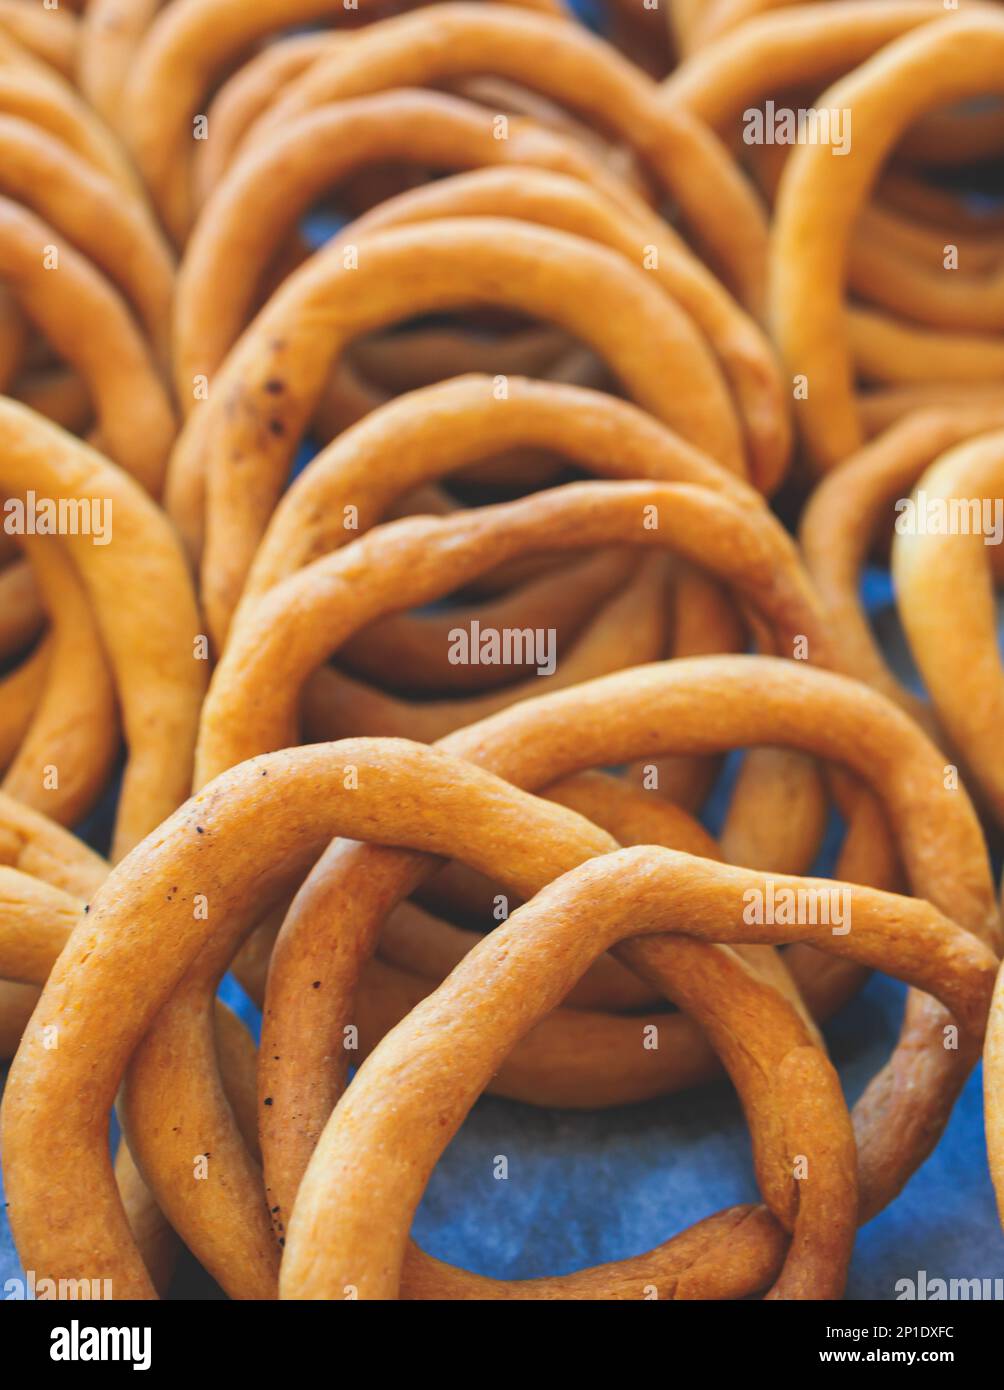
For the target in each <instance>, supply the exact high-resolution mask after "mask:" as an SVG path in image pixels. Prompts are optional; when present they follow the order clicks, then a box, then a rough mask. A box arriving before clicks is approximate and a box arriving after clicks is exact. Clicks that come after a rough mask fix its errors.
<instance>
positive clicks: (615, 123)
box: [247, 4, 766, 311]
mask: <svg viewBox="0 0 1004 1390" xmlns="http://www.w3.org/2000/svg"><path fill="white" fill-rule="evenodd" d="M484 73H491V74H493V75H497V76H501V77H508V78H511V79H512V80H513V81H514V82H517V83H519V84H520V85H522V86H525V87H528V88H530V89H531V90H532V91H536V92H540V93H541V94H543V95H544V96H546V97H548V98H550V99H552V100H554V101H556V102H557V103H558V104H559V105H560V106H567V107H568V108H569V109H571V110H572V111H579V112H582V113H584V114H586V115H587V116H588V117H589V118H590V119H592V120H594V121H595V122H596V124H597V125H598V126H599V127H600V128H602V129H605V130H607V131H610V132H612V133H614V134H616V135H617V136H618V137H619V138H620V139H621V140H623V142H624V143H625V145H626V146H627V147H628V148H629V149H632V150H634V151H636V152H637V154H638V155H639V156H640V157H641V159H642V160H643V161H644V163H645V165H646V166H647V167H649V168H650V169H651V170H652V172H653V173H654V174H656V176H657V177H658V178H659V180H660V182H661V183H662V185H663V186H664V188H665V189H666V190H667V192H668V193H669V194H670V195H671V196H672V198H673V199H674V200H675V202H676V203H677V204H678V206H679V208H680V211H681V215H682V217H683V219H684V221H685V222H686V224H687V226H688V227H689V228H690V230H691V232H692V235H693V236H694V238H695V239H696V241H697V242H698V244H699V245H700V246H701V248H702V249H703V250H704V251H706V253H707V255H708V256H709V258H710V259H712V260H713V261H714V263H715V265H716V268H718V269H719V270H720V271H721V273H722V275H723V277H724V279H725V281H726V283H727V284H728V286H729V288H730V289H731V290H732V291H733V293H735V294H736V295H737V296H738V298H739V300H740V302H741V303H742V304H743V305H745V307H746V308H748V309H750V310H753V311H756V310H757V309H758V308H759V307H760V305H761V302H762V300H761V296H762V291H763V283H764V266H765V259H766V226H765V222H764V216H763V210H762V207H761V205H760V203H759V201H758V199H757V197H756V194H755V193H754V191H753V189H752V188H751V187H750V186H749V184H748V182H747V181H746V179H745V177H744V176H743V175H742V174H741V173H740V172H739V170H738V169H737V168H736V167H735V165H734V164H733V163H732V161H731V159H730V158H729V157H728V153H727V151H726V150H725V148H724V146H722V145H721V144H720V143H719V141H718V140H717V138H716V137H715V136H714V135H712V133H711V132H710V131H709V130H708V129H707V128H706V127H705V126H704V125H703V124H702V123H701V122H700V121H698V120H695V119H694V118H693V117H691V116H690V115H689V113H687V112H686V111H682V110H678V109H677V108H675V107H671V106H669V105H667V104H666V103H665V102H664V101H661V100H660V93H659V87H658V84H657V83H655V82H653V81H652V79H651V78H649V77H648V76H647V75H646V74H645V73H644V72H643V71H642V70H641V69H640V68H636V67H634V65H633V64H631V63H629V62H628V61H627V60H626V59H624V58H622V57H620V55H619V54H617V53H616V52H614V51H613V50H612V49H611V48H610V47H609V46H608V45H606V44H604V43H602V42H601V41H600V40H598V39H595V38H593V37H592V35H590V34H589V33H588V32H587V31H586V30H585V29H583V28H581V27H579V26H577V25H573V24H567V23H565V22H563V21H559V20H558V19H556V18H554V17H552V16H549V15H544V14H534V13H532V12H531V11H529V10H524V11H519V12H515V11H513V10H512V9H511V8H510V7H507V6H500V5H492V4H481V5H464V4H447V5H433V6H430V7H429V8H428V9H423V10H420V11H417V12H416V13H414V14H406V15H401V16H399V17H397V18H395V19H388V20H385V21H384V22H383V23H381V24H379V25H374V26H373V27H372V28H370V29H368V30H365V31H363V32H361V33H360V34H358V35H357V36H356V37H355V38H354V39H353V42H352V43H351V45H348V46H347V47H346V48H345V50H344V52H343V51H340V50H336V51H335V52H334V53H333V54H332V55H331V56H330V57H327V58H322V59H321V60H320V61H318V62H317V63H316V64H315V65H314V66H313V67H311V68H309V69H308V70H307V71H306V72H305V73H304V74H303V75H302V76H301V77H299V78H297V79H295V80H294V81H293V82H291V83H290V84H289V86H288V87H287V89H286V91H285V92H284V94H283V95H282V96H281V97H280V99H279V100H278V101H277V102H276V103H275V104H274V106H273V107H272V108H271V109H270V110H268V111H267V112H266V113H265V114H264V115H263V116H262V117H261V118H259V120H258V122H256V124H255V126H254V127H253V128H252V130H251V131H250V132H249V134H248V137H247V139H248V141H249V142H251V143H253V142H254V140H255V138H256V136H257V135H259V134H260V133H261V132H262V131H264V130H266V129H269V128H272V127H274V126H277V125H279V124H281V123H282V122H283V121H284V120H287V119H289V118H290V117H291V116H294V115H296V114H299V113H301V112H303V111H305V110H307V109H309V108H310V107H312V106H317V105H321V104H327V103H329V102H332V101H335V100H344V99H345V98H346V97H355V96H363V95H365V94H367V93H371V92H375V91H382V90H385V89H387V88H388V87H421V86H426V85H430V84H434V83H438V82H442V81H445V80H447V79H450V78H457V77H463V76H469V75H472V74H473V75H480V74H484Z"/></svg>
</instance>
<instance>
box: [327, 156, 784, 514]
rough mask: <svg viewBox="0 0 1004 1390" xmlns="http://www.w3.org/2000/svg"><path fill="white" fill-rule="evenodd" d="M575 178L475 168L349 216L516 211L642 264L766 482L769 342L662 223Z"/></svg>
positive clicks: (776, 392) (778, 454)
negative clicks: (712, 360)
mask: <svg viewBox="0 0 1004 1390" xmlns="http://www.w3.org/2000/svg"><path fill="white" fill-rule="evenodd" d="M581 184H582V181H581V180H580V181H579V184H578V185H577V184H575V183H573V182H571V181H570V180H569V179H568V178H565V177H563V176H561V175H560V174H547V173H546V172H540V173H538V172H537V171H524V172H522V173H521V174H518V173H517V172H516V171H515V170H507V169H504V168H498V169H491V170H489V169H483V170H478V171H476V172H474V173H471V174H468V175H459V176H457V177H456V178H453V179H450V180H440V181H437V182H435V183H432V184H429V185H426V186H424V187H422V188H417V189H412V190H410V191H409V192H407V193H403V194H400V195H399V196H398V197H397V198H392V199H389V200H388V201H387V202H385V203H384V204H383V205H382V206H380V207H378V208H374V209H373V211H372V212H369V213H366V214H365V216H364V217H362V218H360V219H359V220H358V221H357V223H356V224H355V225H356V227H357V228H367V229H372V228H377V227H384V226H394V225H397V224H398V223H400V222H414V221H424V220H426V219H430V218H435V217H451V216H456V215H457V214H459V213H463V214H464V215H466V216H479V215H482V216H519V217H520V218H523V219H525V220H526V221H529V222H540V223H543V224H544V225H547V226H553V227H556V228H558V229H559V230H563V231H568V232H572V233H574V234H575V235H578V236H588V237H590V238H591V239H593V240H594V241H598V242H600V243H601V244H603V245H607V246H610V247H612V248H613V249H614V250H619V251H621V252H622V253H623V254H624V255H625V256H627V257H628V259H630V260H632V261H634V262H635V263H640V264H642V265H644V266H645V268H646V271H647V273H648V274H649V275H651V276H653V278H655V279H656V280H657V281H658V282H659V283H660V284H662V285H663V287H664V288H665V289H666V291H667V293H669V295H670V296H671V297H672V298H673V299H675V300H676V301H677V302H678V303H679V304H680V305H681V306H682V307H683V308H684V309H685V310H686V311H687V313H689V314H690V316H691V318H692V319H693V320H694V322H695V323H696V324H697V326H698V328H700V329H701V331H702V332H703V333H704V335H705V337H706V338H707V339H708V341H709V343H710V344H711V345H712V347H713V348H714V350H715V354H716V356H717V357H718V360H719V362H720V364H721V368H722V371H723V372H724V373H725V377H726V379H727V381H728V383H729V387H730V389H731V391H732V394H733V396H734V398H735V403H736V409H737V411H738V414H739V417H740V422H741V425H742V428H743V432H744V435H745V437H746V452H747V461H748V466H749V471H750V473H751V475H752V478H753V481H754V482H755V484H756V486H757V487H758V488H759V489H760V491H761V492H765V493H767V494H770V493H772V492H774V490H775V489H776V488H777V486H778V485H779V483H780V482H781V480H782V478H783V477H784V474H785V472H786V470H787V466H788V459H789V454H790V449H791V429H790V422H789V418H788V414H789V406H788V400H787V393H786V392H785V391H783V390H782V387H781V382H780V375H779V370H778V365H777V362H776V359H775V357H774V352H773V349H772V347H771V346H770V344H769V343H768V342H767V340H766V338H765V337H764V335H763V333H762V332H761V331H760V329H759V328H758V327H757V325H756V324H755V323H754V322H753V320H752V319H751V318H749V316H748V315H746V314H745V313H744V312H743V311H742V310H741V309H740V308H739V307H738V306H737V305H736V303H735V302H734V301H733V300H732V298H731V296H730V295H729V294H728V293H727V291H726V290H725V289H724V288H723V287H722V286H721V285H719V284H718V282H717V281H716V280H715V278H714V276H713V275H711V274H710V272H709V271H708V270H707V269H706V268H705V267H704V266H703V265H702V264H701V262H700V261H699V260H698V259H697V258H696V257H695V256H694V255H693V254H692V253H691V252H690V251H689V250H688V249H687V248H686V247H685V246H683V245H682V244H681V243H679V242H678V241H677V240H676V238H675V237H673V236H672V235H668V234H667V233H668V232H669V229H668V227H667V224H666V223H664V222H661V221H660V220H659V219H657V218H656V217H655V216H654V215H653V214H651V213H650V212H649V211H648V210H647V209H645V208H643V207H641V206H639V205H637V204H636V205H635V206H634V208H633V209H632V210H630V215H628V213H629V210H625V211H624V212H622V211H621V210H620V209H617V210H615V209H613V208H612V207H609V206H605V205H604V204H605V202H608V201H609V200H607V199H605V198H604V195H603V192H602V190H600V189H598V188H597V189H594V188H591V187H584V186H581Z"/></svg>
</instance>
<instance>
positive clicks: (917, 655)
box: [892, 430, 1004, 823]
mask: <svg viewBox="0 0 1004 1390" xmlns="http://www.w3.org/2000/svg"><path fill="white" fill-rule="evenodd" d="M921 491H922V492H923V494H924V498H925V499H926V502H927V506H928V507H930V506H931V505H935V506H936V505H937V504H939V503H946V504H947V503H950V501H951V500H952V499H953V498H958V499H961V500H962V501H963V503H967V502H968V501H969V499H974V500H978V502H979V504H980V505H981V506H982V503H983V501H984V499H989V500H990V501H991V503H992V504H993V505H995V506H996V508H997V510H998V511H1000V509H1001V508H1004V432H1002V431H1001V430H998V432H997V433H994V434H987V435H984V436H982V437H980V438H976V439H971V440H969V441H968V442H967V443H964V444H959V445H958V446H957V447H956V448H953V449H950V450H949V451H948V452H947V453H945V454H944V455H943V456H942V457H940V458H939V459H938V460H937V462H936V463H935V464H934V466H933V467H932V468H929V469H928V470H927V472H926V473H924V474H923V476H922V477H921V479H920V481H919V483H918V493H919V492H921ZM921 500H923V499H921ZM998 543H999V542H998ZM892 572H893V578H894V580H895V583H896V603H897V609H898V611H899V614H900V618H901V620H902V623H903V627H904V630H905V632H906V636H907V640H908V641H909V643H910V650H911V652H912V654H913V658H914V660H915V661H916V663H917V668H918V670H919V671H920V674H921V677H922V679H923V681H924V685H925V687H926V688H927V690H928V691H929V693H930V696H931V702H932V704H933V705H934V709H935V712H936V713H937V716H938V720H939V722H940V723H941V724H942V725H943V727H944V728H945V730H946V732H947V733H948V735H949V737H950V739H951V741H952V744H953V746H954V747H957V748H958V750H959V752H960V754H961V756H962V758H963V759H964V762H965V766H966V767H967V769H969V770H970V775H971V776H972V778H973V780H974V782H975V783H976V784H977V785H978V786H979V787H980V790H981V791H982V792H983V794H984V796H985V797H986V798H987V801H988V803H989V805H990V807H991V809H992V811H993V814H994V816H995V817H996V818H997V820H998V822H999V823H1004V768H1002V766H1001V759H1000V754H999V747H1000V728H1001V718H1002V716H1004V676H1002V673H1001V668H1000V658H999V656H998V652H997V615H996V612H995V606H994V591H993V574H992V571H991V568H990V563H989V559H988V549H987V544H986V543H985V541H984V538H983V536H982V535H980V534H978V533H976V534H972V533H971V534H946V535H941V534H930V535H929V534H926V533H925V532H924V531H921V530H920V529H919V528H918V529H917V530H916V531H910V530H907V529H904V530H900V529H899V528H898V527H897V533H896V536H895V537H894V540H893V548H892ZM946 593H950V594H951V595H952V604H951V608H950V610H949V611H946V605H945V597H944V596H945V594H946Z"/></svg>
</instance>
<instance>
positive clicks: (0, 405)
mask: <svg viewBox="0 0 1004 1390" xmlns="http://www.w3.org/2000/svg"><path fill="white" fill-rule="evenodd" d="M0 440H2V448H0V487H2V488H3V490H4V492H5V493H6V494H7V495H8V496H12V497H18V496H21V495H23V494H24V493H25V492H26V491H27V490H28V489H35V490H36V491H37V492H38V494H39V495H41V496H48V497H52V498H64V497H69V498H87V499H90V498H92V497H98V498H101V499H105V500H106V502H107V501H110V502H111V506H112V512H111V519H112V531H113V536H112V541H111V543H110V544H108V545H106V546H96V545H93V544H92V540H91V537H90V536H89V535H83V534H80V535H76V536H73V535H70V536H65V537H59V538H57V540H56V543H58V544H60V545H62V546H64V547H65V548H66V553H67V554H68V555H69V556H70V558H71V559H72V561H73V564H74V566H75V568H76V569H77V572H78V574H79V576H80V578H81V580H82V581H83V583H84V585H85V587H86V589H87V592H88V596H89V600H90V603H91V605H92V607H93V610H94V615H95V618H96V620H97V624H98V627H99V629H100V632H101V638H102V641H103V643H104V646H105V649H106V652H107V655H108V660H109V663H110V665H111V668H112V673H113V676H114V679H115V684H116V689H117V692H118V696H119V700H120V702H121V706H122V719H123V726H124V732H125V738H126V742H127V744H128V746H129V761H128V763H127V766H126V771H125V778H124V782H123V787H122V796H121V800H120V804H119V809H118V814H117V817H116V828H115V839H114V847H113V857H118V856H120V855H122V854H123V853H125V852H126V850H128V849H129V848H131V846H132V845H133V844H135V843H136V841H138V840H140V839H142V837H143V836H144V835H145V834H146V833H147V832H148V831H149V830H150V829H152V828H153V826H155V825H157V824H158V823H159V821H161V820H162V819H163V818H164V816H165V815H167V814H169V812H170V811H171V810H173V808H174V806H176V805H177V804H178V803H179V802H180V801H181V800H183V799H184V796H185V794H186V792H187V786H188V783H189V778H190V768H191V762H190V759H191V750H192V748H193V745H194V738H195V728H196V721H197V719H198V711H199V706H200V703H201V700H202V693H203V690H204V688H205V680H206V677H205V665H204V663H203V662H201V661H199V660H198V659H197V656H198V649H197V647H196V645H195V643H196V639H197V638H198V636H199V628H200V623H199V616H198V612H197V610H196V606H195V598H194V594H193V593H192V587H191V581H190V579H189V575H188V572H187V568H186V566H185V561H184V557H183V555H182V553H181V549H180V546H179V543H178V541H177V539H176V537H175V535H174V533H173V531H172V529H171V527H170V525H169V523H168V521H167V519H166V517H165V516H164V515H163V514H162V513H161V512H160V511H159V510H158V508H157V507H155V505H154V504H153V502H151V501H150V499H149V498H148V497H147V496H146V495H145V494H144V493H143V491H142V490H141V489H140V488H139V487H138V486H137V485H136V483H134V482H133V480H132V479H131V478H129V476H128V475H127V474H125V473H123V472H122V471H121V470H120V469H118V468H115V467H114V465H112V464H110V463H108V462H107V461H106V460H105V459H103V458H102V457H101V455H100V454H98V453H96V452H95V451H94V450H93V449H90V448H88V447H87V445H85V444H81V443H80V442H79V441H78V440H75V439H73V438H72V437H71V436H70V435H68V434H64V433H63V432H62V431H61V430H58V429H56V428H55V427H54V426H52V425H50V424H48V423H47V422H46V421H44V420H43V419H42V418H41V417H40V416H37V415H33V414H32V413H31V412H30V411H28V410H26V409H25V408H24V407H23V406H19V405H16V404H14V403H13V402H11V401H4V400H0ZM139 576H142V584H139V583H138V577H139ZM124 595H126V596H128V601H127V602H126V601H124V600H123V596H124Z"/></svg>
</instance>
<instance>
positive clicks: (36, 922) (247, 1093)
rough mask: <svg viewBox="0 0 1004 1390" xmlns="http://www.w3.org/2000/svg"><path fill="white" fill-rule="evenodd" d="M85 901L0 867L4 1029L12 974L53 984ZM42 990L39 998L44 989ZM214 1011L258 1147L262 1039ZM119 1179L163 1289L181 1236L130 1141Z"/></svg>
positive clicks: (237, 1096)
mask: <svg viewBox="0 0 1004 1390" xmlns="http://www.w3.org/2000/svg"><path fill="white" fill-rule="evenodd" d="M83 906H84V904H83V902H82V901H81V900H80V898H79V897H75V896H73V895H72V894H70V893H67V892H66V891H64V890H63V889H61V888H57V887H54V886H53V885H52V884H51V883H47V882H45V881H44V880H42V879H36V878H32V877H30V876H29V875H27V874H25V873H23V872H21V871H20V870H18V869H12V868H7V867H2V868H0V976H2V977H3V979H2V981H0V1005H5V1006H6V1007H5V1008H4V1017H3V1023H2V1025H0V1028H2V1029H3V1031H4V1033H6V1031H7V1030H8V1029H9V1028H10V1026H11V1024H12V1022H13V1021H14V1020H13V1019H12V1018H11V1008H10V1005H11V1003H13V1002H14V1001H15V1000H17V998H18V996H17V995H16V994H15V993H12V992H11V991H12V990H14V989H15V987H14V986H11V985H10V984H9V983H8V982H9V981H18V982H21V983H22V985H23V984H29V983H30V984H32V985H34V986H42V985H44V984H45V981H46V979H47V978H48V976H49V972H50V971H51V969H52V966H53V964H54V962H55V960H56V958H57V956H58V955H59V953H60V951H61V950H62V949H63V947H64V945H65V944H66V941H67V939H68V938H69V935H70V932H71V931H72V929H73V927H74V926H75V925H76V922H77V920H78V918H79V917H80V914H81V910H82V908H83ZM34 995H35V998H36V999H37V997H38V991H37V989H36V990H35V991H34ZM214 1015H215V1033H216V1046H217V1052H218V1056H219V1063H220V1070H221V1073H222V1075H223V1077H224V1084H225V1086H226V1091H227V1098H228V1100H229V1102H230V1104H231V1106H232V1108H233V1111H234V1115H235V1118H236V1120H237V1124H238V1127H239V1128H240V1130H241V1132H242V1134H243V1135H244V1138H245V1142H246V1143H247V1144H248V1146H249V1147H250V1148H251V1150H252V1152H254V1151H255V1149H256V1146H257V1134H256V1119H257V1113H256V1112H257V1104H256V1096H255V1086H254V1063H255V1049H254V1043H253V1041H252V1039H251V1036H250V1034H249V1033H248V1031H247V1029H246V1028H245V1027H244V1025H243V1024H242V1023H241V1022H240V1020H239V1019H238V1018H237V1017H236V1015H235V1014H234V1013H232V1011H231V1010H230V1009H228V1008H227V1007H226V1005H224V1004H222V1003H220V1002H219V1001H216V1004H215V1011H214ZM24 1022H25V1023H26V1022H27V1020H24ZM3 1055H9V1054H3ZM115 1179H116V1183H117V1184H118V1188H119V1192H120V1195H121V1197H122V1202H123V1205H124V1206H125V1209H126V1214H127V1217H128V1220H129V1224H130V1227H131V1229H132V1231H133V1235H134V1236H135V1238H136V1242H137V1245H138V1246H139V1248H140V1250H141V1251H142V1253H143V1260H144V1264H145V1265H146V1267H147V1269H148V1270H149V1271H150V1275H151V1278H152V1279H153V1282H154V1284H155V1285H156V1286H157V1289H158V1291H160V1292H162V1293H163V1292H165V1291H166V1286H167V1283H168V1281H169V1278H170V1275H171V1272H172V1270H173V1267H174V1261H175V1255H176V1253H177V1244H176V1240H175V1237H174V1234H173V1232H172V1231H171V1228H170V1227H169V1226H168V1225H167V1224H166V1222H165V1221H164V1219H163V1216H162V1215H161V1213H160V1212H159V1211H158V1210H157V1207H156V1205H155V1204H154V1203H153V1201H152V1199H151V1197H150V1194H149V1191H148V1190H147V1188H146V1187H145V1185H144V1183H143V1181H142V1178H141V1177H140V1174H139V1172H138V1170H137V1169H136V1167H135V1164H134V1163H133V1162H132V1159H131V1156H130V1154H129V1152H128V1149H127V1147H126V1146H125V1145H124V1144H120V1146H119V1151H118V1154H117V1156H116V1160H115Z"/></svg>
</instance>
